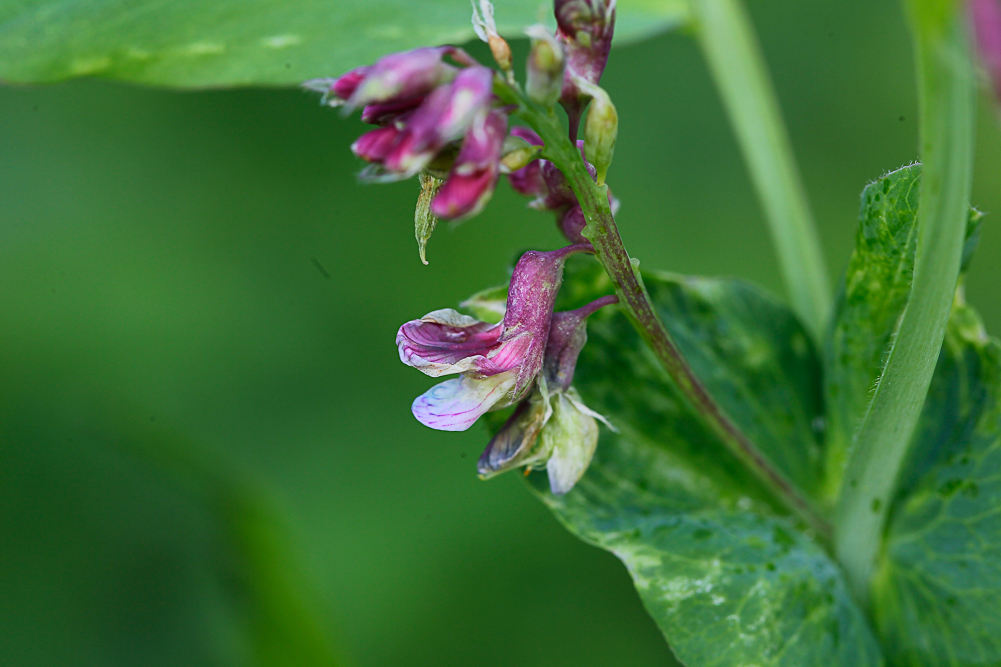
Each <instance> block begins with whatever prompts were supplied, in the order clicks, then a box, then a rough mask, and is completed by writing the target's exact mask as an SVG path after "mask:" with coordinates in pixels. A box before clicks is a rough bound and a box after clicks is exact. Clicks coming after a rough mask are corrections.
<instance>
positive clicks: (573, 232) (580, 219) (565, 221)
mask: <svg viewBox="0 0 1001 667" xmlns="http://www.w3.org/2000/svg"><path fill="white" fill-rule="evenodd" d="M557 222H558V223H559V228H560V231H561V232H563V236H564V237H566V239H567V240H568V241H570V242H571V243H587V242H588V240H587V239H586V238H584V234H583V232H584V228H585V227H587V218H585V217H584V211H583V210H582V209H581V207H580V204H574V205H573V206H571V207H569V208H568V209H567V210H566V211H564V213H563V215H561V216H560V217H559V220H558V221H557Z"/></svg>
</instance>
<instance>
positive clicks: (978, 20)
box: [969, 0, 1001, 100]
mask: <svg viewBox="0 0 1001 667" xmlns="http://www.w3.org/2000/svg"><path fill="white" fill-rule="evenodd" d="M969 11H970V22H971V23H972V24H973V36H974V40H975V41H976V44H977V50H978V51H979V52H980V60H981V62H983V64H984V68H985V69H986V70H987V74H988V76H989V77H990V79H991V84H992V85H993V86H994V93H995V95H997V96H998V99H999V100H1001V1H999V0H970V6H969Z"/></svg>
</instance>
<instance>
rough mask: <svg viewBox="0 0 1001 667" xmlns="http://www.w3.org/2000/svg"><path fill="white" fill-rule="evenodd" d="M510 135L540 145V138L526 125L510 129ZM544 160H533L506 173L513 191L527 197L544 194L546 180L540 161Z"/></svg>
mask: <svg viewBox="0 0 1001 667" xmlns="http://www.w3.org/2000/svg"><path fill="white" fill-rule="evenodd" d="M511 135H512V136H515V137H518V138H520V139H524V140H525V141H526V142H527V143H529V144H531V145H533V146H540V147H541V146H542V145H543V144H542V139H541V138H539V135H537V134H536V133H535V132H534V131H532V130H531V129H529V128H527V127H515V128H512V129H511ZM543 162H545V160H534V161H532V162H529V163H528V164H527V165H525V166H524V167H522V168H521V169H518V170H515V171H512V172H511V173H510V174H508V176H507V178H508V181H509V182H510V183H511V187H512V188H514V191H515V192H517V193H519V194H523V195H526V196H528V197H542V196H544V195H545V194H546V191H547V190H546V182H545V179H543V178H542V163H543Z"/></svg>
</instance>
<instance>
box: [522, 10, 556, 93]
mask: <svg viewBox="0 0 1001 667" xmlns="http://www.w3.org/2000/svg"><path fill="white" fill-rule="evenodd" d="M525 34H526V35H528V36H529V37H530V38H531V39H532V50H531V51H530V52H529V54H528V76H527V80H526V82H525V92H526V93H528V97H529V98H530V99H532V100H533V101H535V102H538V103H539V104H543V105H545V106H547V107H551V106H553V105H554V104H556V102H557V100H559V99H560V93H561V92H562V90H563V71H564V69H565V68H566V58H564V55H563V45H562V44H560V42H559V40H557V39H556V36H555V35H553V34H552V33H551V32H549V30H547V29H546V27H545V26H544V25H533V26H530V27H529V28H527V29H526V30H525Z"/></svg>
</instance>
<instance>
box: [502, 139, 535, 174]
mask: <svg viewBox="0 0 1001 667" xmlns="http://www.w3.org/2000/svg"><path fill="white" fill-rule="evenodd" d="M541 152H542V146H537V145H534V144H530V143H528V142H527V141H526V140H525V139H522V138H521V137H519V136H518V135H516V134H514V133H511V134H509V135H508V136H507V139H505V140H504V150H503V153H502V157H501V173H502V174H510V173H512V172H515V171H518V170H520V169H524V168H525V167H527V166H528V165H529V164H531V163H532V162H534V161H535V160H536V159H537V158H538V157H539V153H541Z"/></svg>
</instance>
